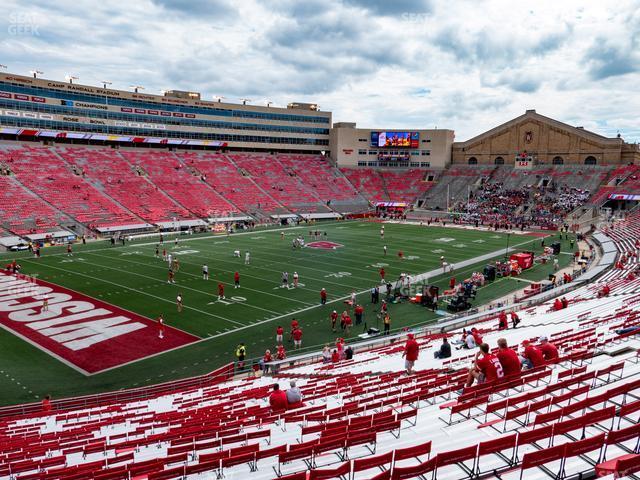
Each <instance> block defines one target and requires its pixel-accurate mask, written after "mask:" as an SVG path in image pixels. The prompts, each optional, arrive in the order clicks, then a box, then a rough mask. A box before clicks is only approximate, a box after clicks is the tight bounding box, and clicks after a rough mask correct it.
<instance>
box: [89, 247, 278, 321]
mask: <svg viewBox="0 0 640 480" xmlns="http://www.w3.org/2000/svg"><path fill="white" fill-rule="evenodd" d="M98 256H102V255H98ZM119 260H120V261H127V262H130V263H135V264H137V265H146V264H141V263H138V262H131V261H129V260H122V259H119ZM85 263H87V264H89V265H96V264H95V263H91V262H85ZM105 268H107V269H109V270H115V271H117V272H121V271H122V270H120V269H118V268H114V267H105ZM127 273H128V274H129V275H136V276H138V277H142V278H148V279H149V280H152V281H154V282H160V283H162V284H164V280H161V279H159V278H155V277H150V276H149V275H144V274H142V273H136V272H127ZM191 275H193V274H191ZM114 285H118V284H114ZM175 285H176V287H178V288H182V289H184V290H191V291H193V292H198V293H201V294H203V295H206V296H213V294H211V293H209V292H204V291H202V290H198V289H197V288H191V287H187V286H185V285H183V284H177V283H176V284H175ZM216 296H217V295H216ZM171 303H173V302H171ZM238 305H246V306H247V307H251V308H255V309H256V310H263V311H265V312H269V313H278V312H275V311H273V310H269V309H267V308H262V307H258V306H256V305H250V304H248V303H238ZM191 309H192V310H196V311H201V310H198V309H195V308H193V307H191ZM234 323H239V322H234ZM241 325H244V324H241Z"/></svg>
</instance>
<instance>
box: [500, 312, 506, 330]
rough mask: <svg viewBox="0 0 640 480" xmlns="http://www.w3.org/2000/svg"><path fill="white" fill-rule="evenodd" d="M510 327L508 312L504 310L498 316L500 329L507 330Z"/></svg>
mask: <svg viewBox="0 0 640 480" xmlns="http://www.w3.org/2000/svg"><path fill="white" fill-rule="evenodd" d="M507 328H509V323H508V322H507V314H506V313H505V312H504V311H502V312H500V315H499V316H498V330H506V329H507Z"/></svg>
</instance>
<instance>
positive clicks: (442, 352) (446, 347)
mask: <svg viewBox="0 0 640 480" xmlns="http://www.w3.org/2000/svg"><path fill="white" fill-rule="evenodd" d="M450 356H451V344H450V343H449V340H447V337H443V338H442V345H440V349H439V350H438V351H436V352H433V357H434V358H449V357H450Z"/></svg>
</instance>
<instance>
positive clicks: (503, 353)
mask: <svg viewBox="0 0 640 480" xmlns="http://www.w3.org/2000/svg"><path fill="white" fill-rule="evenodd" d="M498 348H499V350H498V353H497V354H496V357H498V361H499V362H500V365H502V371H503V372H504V376H505V377H508V376H509V375H517V374H519V373H520V370H522V364H521V363H520V357H519V356H518V354H517V353H516V352H515V351H514V350H513V349H511V348H509V345H508V344H507V340H505V339H504V338H499V339H498Z"/></svg>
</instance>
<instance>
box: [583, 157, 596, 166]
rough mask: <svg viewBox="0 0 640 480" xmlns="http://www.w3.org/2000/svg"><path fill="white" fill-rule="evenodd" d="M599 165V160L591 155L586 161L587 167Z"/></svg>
mask: <svg viewBox="0 0 640 480" xmlns="http://www.w3.org/2000/svg"><path fill="white" fill-rule="evenodd" d="M597 163H598V160H597V159H596V157H594V156H593V155H589V156H588V157H587V158H585V159H584V164H585V165H596V164H597Z"/></svg>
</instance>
